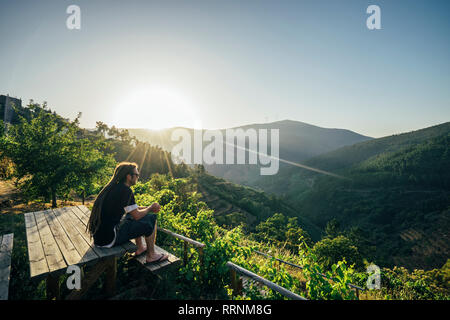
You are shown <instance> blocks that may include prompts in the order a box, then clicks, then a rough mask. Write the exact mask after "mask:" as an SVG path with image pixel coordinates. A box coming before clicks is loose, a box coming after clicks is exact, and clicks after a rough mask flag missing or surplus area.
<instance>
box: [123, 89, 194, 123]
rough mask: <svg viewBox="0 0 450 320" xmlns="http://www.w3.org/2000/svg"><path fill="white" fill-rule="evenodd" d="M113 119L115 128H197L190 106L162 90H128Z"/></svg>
mask: <svg viewBox="0 0 450 320" xmlns="http://www.w3.org/2000/svg"><path fill="white" fill-rule="evenodd" d="M114 118H115V119H114V120H115V121H114V122H115V124H116V126H117V127H119V128H147V129H152V130H160V129H164V128H170V127H178V126H181V127H189V128H201V122H200V118H199V117H198V115H197V112H196V111H195V109H194V108H193V106H192V102H191V101H190V100H189V99H188V98H187V97H185V96H183V95H182V94H181V93H179V92H177V91H175V90H173V89H171V88H168V87H162V86H146V87H142V88H136V89H134V90H132V91H131V92H130V93H129V94H127V95H125V96H124V97H123V99H121V101H120V102H119V104H118V107H117V108H116V114H115V117H114Z"/></svg>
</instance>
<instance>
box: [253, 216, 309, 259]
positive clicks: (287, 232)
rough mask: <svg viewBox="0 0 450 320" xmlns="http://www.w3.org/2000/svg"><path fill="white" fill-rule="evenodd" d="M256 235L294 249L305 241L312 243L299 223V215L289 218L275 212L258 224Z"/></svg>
mask: <svg viewBox="0 0 450 320" xmlns="http://www.w3.org/2000/svg"><path fill="white" fill-rule="evenodd" d="M254 237H255V238H256V239H257V240H258V241H270V242H275V243H277V244H278V245H280V246H285V247H286V248H287V249H289V250H292V251H297V248H298V246H299V245H300V244H301V243H302V242H303V241H305V242H306V243H307V244H308V245H310V244H311V243H312V240H311V238H310V236H309V235H308V233H307V232H306V231H305V230H303V229H302V228H300V227H299V226H298V225H297V217H292V218H288V217H285V216H284V215H283V214H282V213H275V214H274V215H273V216H271V217H269V218H267V220H266V221H263V222H261V223H260V224H259V225H257V226H256V232H255V233H254Z"/></svg>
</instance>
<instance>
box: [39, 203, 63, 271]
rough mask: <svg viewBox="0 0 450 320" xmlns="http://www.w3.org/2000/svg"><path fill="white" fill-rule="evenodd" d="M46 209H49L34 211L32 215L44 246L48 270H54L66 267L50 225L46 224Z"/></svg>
mask: <svg viewBox="0 0 450 320" xmlns="http://www.w3.org/2000/svg"><path fill="white" fill-rule="evenodd" d="M48 211H51V210H46V211H37V212H35V213H34V217H35V219H36V225H37V228H38V231H39V236H40V237H41V243H42V247H43V248H44V254H45V258H46V259H47V264H48V268H49V270H50V272H54V271H59V270H61V269H65V268H67V264H66V262H65V261H64V258H63V255H62V253H61V250H60V249H59V247H58V244H57V243H56V240H55V238H54V237H53V234H52V232H51V230H50V227H49V226H48V223H47V219H46V218H45V215H46V214H48Z"/></svg>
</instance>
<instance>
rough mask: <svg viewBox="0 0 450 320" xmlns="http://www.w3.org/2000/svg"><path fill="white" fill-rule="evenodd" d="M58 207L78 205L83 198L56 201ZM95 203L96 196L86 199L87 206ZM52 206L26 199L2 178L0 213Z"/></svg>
mask: <svg viewBox="0 0 450 320" xmlns="http://www.w3.org/2000/svg"><path fill="white" fill-rule="evenodd" d="M56 203H57V206H58V207H68V206H76V205H80V204H82V200H81V198H77V197H75V199H74V201H62V200H57V201H56ZM93 203H94V197H89V198H88V199H86V200H85V202H84V204H85V205H86V206H89V205H92V204H93ZM49 208H51V203H50V202H48V203H43V202H41V201H26V200H24V199H23V198H22V197H21V195H20V191H19V190H17V189H16V188H15V187H14V183H13V182H11V181H4V180H0V214H4V213H6V214H10V213H14V214H20V213H25V212H34V211H40V210H46V209H49Z"/></svg>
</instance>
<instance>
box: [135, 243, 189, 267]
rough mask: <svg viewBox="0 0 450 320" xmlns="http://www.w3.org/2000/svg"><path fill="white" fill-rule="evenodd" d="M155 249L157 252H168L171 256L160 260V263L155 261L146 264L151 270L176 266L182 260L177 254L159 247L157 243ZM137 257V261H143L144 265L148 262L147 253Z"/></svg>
mask: <svg viewBox="0 0 450 320" xmlns="http://www.w3.org/2000/svg"><path fill="white" fill-rule="evenodd" d="M155 251H156V252H157V253H162V254H167V255H169V258H168V259H167V260H166V261H163V262H159V263H153V264H151V265H148V266H145V268H147V269H148V270H150V271H151V272H157V271H159V270H160V269H162V268H164V267H167V266H172V265H173V266H175V265H178V264H179V263H180V262H181V260H180V259H179V258H178V257H177V256H174V255H173V254H171V253H169V252H167V251H166V250H164V249H162V248H160V247H158V246H156V245H155ZM135 259H136V260H137V261H139V263H141V264H142V265H145V263H146V258H145V255H142V256H140V257H137V258H135Z"/></svg>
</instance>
